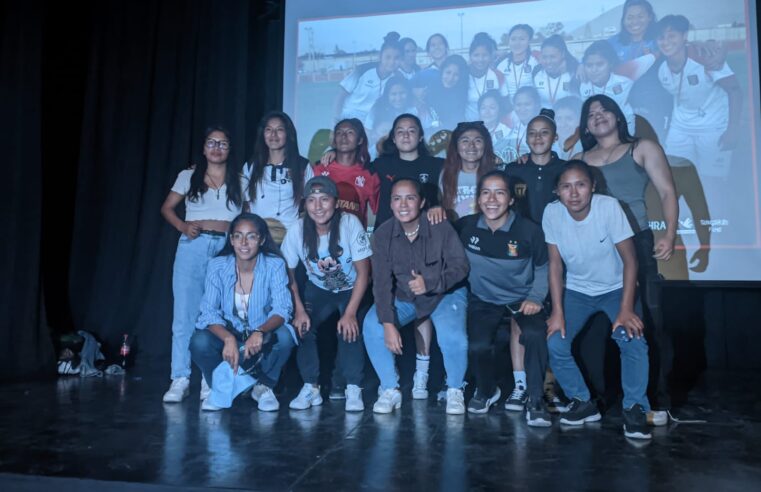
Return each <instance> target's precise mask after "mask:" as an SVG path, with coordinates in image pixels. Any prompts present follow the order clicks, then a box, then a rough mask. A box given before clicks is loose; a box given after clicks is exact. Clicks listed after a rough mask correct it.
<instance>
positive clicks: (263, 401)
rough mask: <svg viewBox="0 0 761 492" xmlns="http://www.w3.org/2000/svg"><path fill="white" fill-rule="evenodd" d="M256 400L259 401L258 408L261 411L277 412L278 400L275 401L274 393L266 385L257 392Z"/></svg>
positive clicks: (278, 408) (278, 407)
mask: <svg viewBox="0 0 761 492" xmlns="http://www.w3.org/2000/svg"><path fill="white" fill-rule="evenodd" d="M262 386H264V385H262ZM256 401H257V402H259V410H261V411H262V412H277V411H278V410H280V402H279V401H277V397H276V396H275V393H273V392H272V389H270V388H269V387H268V386H264V390H263V391H262V392H261V393H260V394H259V396H258V397H257V400H256Z"/></svg>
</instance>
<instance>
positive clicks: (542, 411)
mask: <svg viewBox="0 0 761 492" xmlns="http://www.w3.org/2000/svg"><path fill="white" fill-rule="evenodd" d="M526 422H527V423H528V425H529V426H530V427H550V426H551V425H552V418H551V417H550V412H548V411H547V409H546V408H545V407H544V402H543V401H542V400H541V399H540V400H537V401H536V402H535V401H533V400H531V399H529V401H528V404H527V406H526Z"/></svg>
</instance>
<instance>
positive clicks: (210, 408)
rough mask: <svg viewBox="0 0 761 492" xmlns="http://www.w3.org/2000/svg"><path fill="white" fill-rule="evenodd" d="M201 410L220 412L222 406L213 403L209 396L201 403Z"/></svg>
mask: <svg viewBox="0 0 761 492" xmlns="http://www.w3.org/2000/svg"><path fill="white" fill-rule="evenodd" d="M201 410H203V411H204V412H218V411H220V410H222V407H218V406H216V405H213V404H212V403H211V402H210V401H209V399H208V398H207V399H205V400H204V401H203V403H201Z"/></svg>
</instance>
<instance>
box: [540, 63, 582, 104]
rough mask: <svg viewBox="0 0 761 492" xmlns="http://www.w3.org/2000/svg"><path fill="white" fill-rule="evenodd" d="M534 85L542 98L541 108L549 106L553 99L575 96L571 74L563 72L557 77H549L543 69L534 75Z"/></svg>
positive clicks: (553, 101)
mask: <svg viewBox="0 0 761 492" xmlns="http://www.w3.org/2000/svg"><path fill="white" fill-rule="evenodd" d="M533 80H534V87H536V90H537V92H539V96H540V97H541V99H542V107H543V108H551V107H553V106H554V105H555V101H558V100H560V99H563V98H564V97H568V96H575V95H576V92H575V91H574V87H573V76H572V75H571V74H570V73H568V72H564V73H562V74H560V76H558V77H550V76H549V75H548V74H547V72H545V71H544V69H542V70H539V71H538V72H537V73H536V75H534V79H533Z"/></svg>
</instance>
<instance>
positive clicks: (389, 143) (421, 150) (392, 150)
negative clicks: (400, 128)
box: [381, 113, 430, 157]
mask: <svg viewBox="0 0 761 492" xmlns="http://www.w3.org/2000/svg"><path fill="white" fill-rule="evenodd" d="M405 118H407V119H408V120H412V121H413V122H414V123H415V124H416V125H417V128H418V131H419V132H420V141H418V144H417V154H418V157H421V156H425V155H429V154H430V153H429V152H428V147H426V145H425V133H424V132H423V124H422V123H420V118H418V117H417V116H415V115H414V114H410V113H402V114H400V115H399V116H397V117H396V118H395V119H394V124H393V125H391V130H389V132H388V137H386V140H384V141H383V148H382V149H381V150H382V151H383V155H395V156H399V149H397V148H396V144H395V143H394V131H395V130H396V125H397V123H399V122H400V121H401V120H403V119H405Z"/></svg>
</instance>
